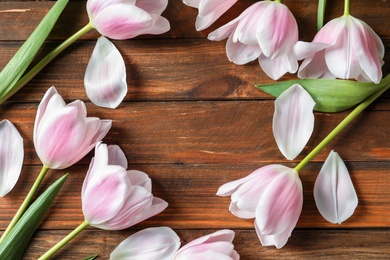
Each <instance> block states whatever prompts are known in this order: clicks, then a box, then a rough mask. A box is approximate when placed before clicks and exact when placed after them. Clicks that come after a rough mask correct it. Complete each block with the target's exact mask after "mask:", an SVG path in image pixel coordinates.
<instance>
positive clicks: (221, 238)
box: [173, 230, 240, 260]
mask: <svg viewBox="0 0 390 260" xmlns="http://www.w3.org/2000/svg"><path fill="white" fill-rule="evenodd" d="M233 238H234V232H233V231H231V230H219V231H217V232H214V233H212V234H209V235H205V236H203V237H200V238H197V239H195V240H193V241H191V242H190V243H188V244H186V245H184V246H183V247H182V248H180V249H179V251H177V253H176V254H175V257H174V258H173V259H175V260H190V259H202V260H215V259H226V260H238V259H240V256H239V255H238V254H237V252H236V251H235V250H234V245H233V244H232V241H233Z"/></svg>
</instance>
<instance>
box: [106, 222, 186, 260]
mask: <svg viewBox="0 0 390 260" xmlns="http://www.w3.org/2000/svg"><path fill="white" fill-rule="evenodd" d="M179 247H180V238H179V236H178V235H177V234H176V233H175V232H174V231H173V230H172V229H170V228H168V227H156V228H147V229H144V230H141V231H139V232H137V233H135V234H133V235H131V236H130V237H128V238H127V239H125V240H124V241H122V242H121V243H120V244H119V245H118V246H117V247H116V248H115V249H114V251H112V253H111V254H110V260H119V259H145V260H146V259H147V260H171V259H173V256H174V254H175V253H176V251H177V250H178V249H179Z"/></svg>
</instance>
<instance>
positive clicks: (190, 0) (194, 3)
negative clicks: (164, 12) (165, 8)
mask: <svg viewBox="0 0 390 260" xmlns="http://www.w3.org/2000/svg"><path fill="white" fill-rule="evenodd" d="M200 1H201V0H183V3H184V4H186V5H188V6H191V7H194V8H198V7H199V4H200Z"/></svg>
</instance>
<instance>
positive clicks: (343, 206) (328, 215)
mask: <svg viewBox="0 0 390 260" xmlns="http://www.w3.org/2000/svg"><path fill="white" fill-rule="evenodd" d="M313 192H314V199H315V202H316V205H317V208H318V210H319V211H320V213H321V215H322V216H323V217H324V218H325V219H326V220H327V221H329V222H331V223H334V224H335V223H339V224H341V223H342V222H344V221H345V220H347V219H348V218H349V217H350V216H351V215H352V214H353V212H354V211H355V209H356V207H357V205H358V198H357V195H356V191H355V188H354V186H353V183H352V180H351V177H350V176H349V173H348V169H347V167H346V166H345V164H344V162H343V160H342V159H341V157H340V156H339V155H338V153H336V152H334V151H333V150H332V151H331V152H330V154H329V156H328V158H327V159H326V161H325V163H324V165H323V166H322V168H321V171H320V173H319V174H318V177H317V180H316V182H315V184H314V191H313Z"/></svg>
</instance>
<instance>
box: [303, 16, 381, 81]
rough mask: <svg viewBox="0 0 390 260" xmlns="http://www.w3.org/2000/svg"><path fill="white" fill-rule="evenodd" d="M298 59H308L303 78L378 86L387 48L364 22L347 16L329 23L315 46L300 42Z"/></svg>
mask: <svg viewBox="0 0 390 260" xmlns="http://www.w3.org/2000/svg"><path fill="white" fill-rule="evenodd" d="M295 52H296V55H298V56H299V57H300V59H301V58H305V59H304V60H303V62H302V64H301V66H300V68H299V71H298V77H300V78H341V79H356V80H358V81H372V82H375V83H378V82H379V81H380V80H381V78H382V69H381V67H382V65H383V63H384V62H383V57H384V53H385V48H384V46H383V43H382V41H381V39H380V38H379V36H378V35H377V34H376V33H375V32H374V31H373V30H372V29H371V27H370V26H369V25H368V24H366V23H365V22H363V21H361V20H359V19H357V18H355V17H353V16H352V15H349V14H348V13H347V14H345V15H343V16H341V17H339V18H336V19H333V20H331V21H330V22H328V23H327V24H326V25H325V26H324V27H323V28H322V29H321V30H320V31H319V32H318V33H317V35H316V36H315V37H314V40H313V42H312V43H304V42H299V43H298V44H297V45H296V47H295Z"/></svg>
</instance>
